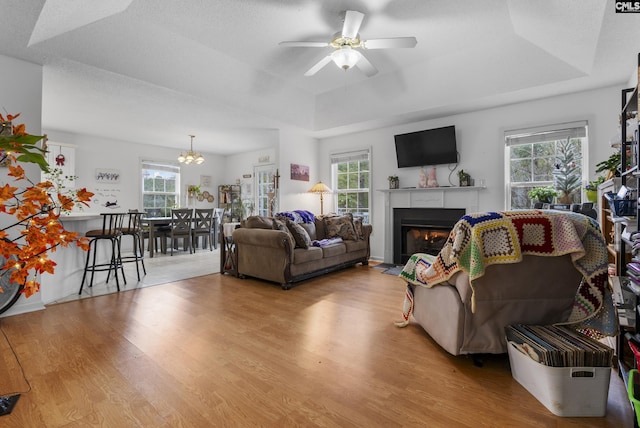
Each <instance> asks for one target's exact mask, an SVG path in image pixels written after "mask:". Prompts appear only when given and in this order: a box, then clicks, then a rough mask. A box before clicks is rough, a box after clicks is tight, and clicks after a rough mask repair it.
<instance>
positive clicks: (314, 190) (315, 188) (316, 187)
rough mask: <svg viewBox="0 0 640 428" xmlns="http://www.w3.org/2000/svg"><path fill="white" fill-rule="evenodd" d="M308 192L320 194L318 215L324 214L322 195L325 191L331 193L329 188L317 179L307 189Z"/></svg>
mask: <svg viewBox="0 0 640 428" xmlns="http://www.w3.org/2000/svg"><path fill="white" fill-rule="evenodd" d="M308 192H309V193H318V194H319V195H320V215H323V214H324V208H323V195H324V194H325V193H331V189H330V188H329V187H328V186H327V185H326V184H324V183H323V182H322V181H318V182H317V183H316V184H315V185H314V186H313V187H312V188H311V189H309V190H308Z"/></svg>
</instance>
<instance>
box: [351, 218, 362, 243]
mask: <svg viewBox="0 0 640 428" xmlns="http://www.w3.org/2000/svg"><path fill="white" fill-rule="evenodd" d="M362 222H363V218H362V217H359V216H358V217H354V218H353V226H354V228H355V230H356V235H357V236H358V241H360V240H362V239H364V231H363V230H362Z"/></svg>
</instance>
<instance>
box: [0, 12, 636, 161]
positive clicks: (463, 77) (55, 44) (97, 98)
mask: <svg viewBox="0 0 640 428" xmlns="http://www.w3.org/2000/svg"><path fill="white" fill-rule="evenodd" d="M0 7H1V8H2V11H3V12H2V14H0V40H1V43H0V54H2V55H6V56H10V57H15V58H19V59H23V60H27V61H30V62H35V63H38V64H42V65H44V81H43V128H45V129H48V130H59V131H65V132H72V133H85V134H90V135H97V136H107V137H110V138H114V137H115V138H118V139H122V140H127V141H135V142H140V143H146V144H157V145H161V146H169V147H182V146H184V145H186V144H187V143H188V141H189V138H188V136H187V135H188V134H195V135H196V139H195V142H194V144H195V145H196V147H197V149H198V150H200V151H206V152H211V153H220V154H232V153H238V152H242V151H247V150H255V149H259V148H261V147H264V146H265V145H268V144H272V142H273V141H274V135H275V136H276V137H275V138H276V139H277V132H278V129H281V128H283V127H296V128H300V129H302V130H305V131H306V132H308V133H309V134H310V135H313V136H316V137H324V136H330V135H337V134H341V133H348V132H353V131H357V130H364V129H372V128H376V127H380V126H386V125H392V124H398V123H406V122H408V121H415V120H421V119H427V118H431V117H437V116H441V115H448V114H454V113H457V112H462V111H468V110H470V109H473V108H485V107H491V106H495V105H501V104H505V103H512V102H518V101H523V100H531V99H535V98H540V97H546V96H551V95H555V94H559V93H568V92H574V91H581V90H587V89H592V88H597V87H603V86H609V85H621V86H622V85H624V84H625V83H626V82H627V81H628V80H629V79H630V78H631V75H632V72H633V70H634V68H635V66H636V60H637V59H636V58H637V53H638V51H640V46H638V45H637V43H636V41H637V40H640V14H616V13H615V9H614V1H613V0H607V1H602V0H536V1H530V0H456V1H445V0H366V1H364V0H361V1H358V0H353V1H349V0H346V1H339V0H328V1H327V0H325V1H320V0H215V1H204V0H183V1H175V0H110V1H104V0H82V1H77V0H46V1H45V0H21V1H14V0H0ZM345 10H358V11H361V12H363V13H365V18H364V21H363V24H362V26H361V29H360V34H361V36H362V37H363V38H365V39H366V38H386V37H400V36H415V37H416V38H417V40H418V44H417V46H416V47H415V48H414V49H394V50H370V51H365V52H364V54H365V55H366V56H367V58H368V59H369V60H370V61H371V62H372V63H373V64H374V65H375V66H376V67H377V68H378V70H379V73H378V74H377V75H375V76H373V77H371V78H367V77H366V76H365V75H364V74H363V73H362V72H360V70H358V69H352V70H349V71H347V72H345V71H343V70H340V69H338V68H337V67H336V66H334V65H333V64H329V65H327V66H326V67H325V68H323V69H322V70H320V72H318V73H317V74H316V75H315V76H313V77H305V76H303V74H304V72H305V71H306V70H308V69H309V67H311V66H312V65H313V64H315V63H316V62H317V61H318V60H320V59H321V58H322V57H323V56H326V55H327V54H328V52H330V48H321V49H319V48H316V49H313V48H291V47H283V46H279V45H278V43H279V42H280V41H285V40H307V41H328V40H329V39H330V38H331V36H332V35H333V34H334V33H335V32H336V31H338V30H340V29H341V28H342V19H343V17H344V11H345ZM3 84H9V83H8V82H3ZM2 107H4V108H6V109H7V110H9V111H10V110H11V106H2ZM114 129H117V131H116V132H114Z"/></svg>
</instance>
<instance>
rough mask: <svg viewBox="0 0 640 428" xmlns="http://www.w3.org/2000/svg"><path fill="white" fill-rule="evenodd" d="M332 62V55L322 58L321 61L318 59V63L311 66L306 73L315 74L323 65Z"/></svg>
mask: <svg viewBox="0 0 640 428" xmlns="http://www.w3.org/2000/svg"><path fill="white" fill-rule="evenodd" d="M330 62H331V55H327V56H325V57H324V58H322V59H321V60H320V61H318V62H317V63H316V65H314V66H313V67H311V68H310V69H309V70H308V71H307V72H306V73H304V75H305V76H313V75H314V74H316V73H317V72H318V71H320V70H321V69H322V67H324V66H325V65H327V64H329V63H330Z"/></svg>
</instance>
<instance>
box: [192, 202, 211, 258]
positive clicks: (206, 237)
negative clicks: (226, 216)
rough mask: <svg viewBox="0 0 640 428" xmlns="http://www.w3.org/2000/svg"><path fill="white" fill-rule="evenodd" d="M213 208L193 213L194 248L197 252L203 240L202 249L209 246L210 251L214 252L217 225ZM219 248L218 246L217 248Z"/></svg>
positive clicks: (201, 209) (197, 209) (197, 210)
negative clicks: (199, 242)
mask: <svg viewBox="0 0 640 428" xmlns="http://www.w3.org/2000/svg"><path fill="white" fill-rule="evenodd" d="M213 210H214V209H213V208H196V209H195V210H194V212H193V230H192V231H191V233H192V237H191V238H192V241H191V242H192V247H193V251H194V252H195V251H196V246H197V244H198V241H199V240H200V238H202V248H203V249H204V248H206V246H207V243H208V244H209V251H213V245H214V243H215V224H216V219H215V217H214V212H213ZM216 248H217V246H216Z"/></svg>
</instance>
